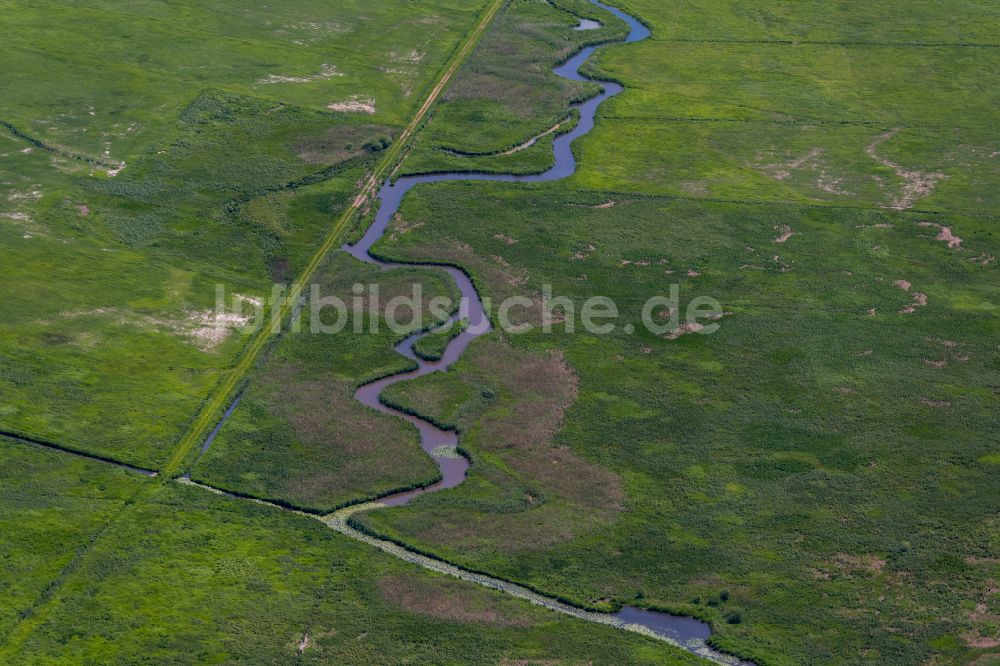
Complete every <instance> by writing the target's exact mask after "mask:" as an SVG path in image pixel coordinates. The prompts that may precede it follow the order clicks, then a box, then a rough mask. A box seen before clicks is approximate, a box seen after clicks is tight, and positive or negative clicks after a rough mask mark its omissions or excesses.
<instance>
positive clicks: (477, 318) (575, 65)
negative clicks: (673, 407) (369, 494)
mask: <svg viewBox="0 0 1000 666" xmlns="http://www.w3.org/2000/svg"><path fill="white" fill-rule="evenodd" d="M590 1H591V2H592V3H593V4H595V5H597V6H598V7H600V8H601V9H603V10H605V11H607V12H610V13H612V14H614V15H615V16H617V17H618V18H620V19H622V20H624V21H625V22H626V23H627V24H628V26H629V34H628V36H627V37H626V38H625V40H624V41H625V43H633V42H638V41H641V40H643V39H646V38H647V37H649V35H650V31H649V30H648V29H647V28H646V27H645V26H644V25H643V24H642V23H640V22H639V21H638V20H637V19H635V18H634V17H632V16H629V15H628V14H626V13H624V12H622V11H620V10H618V9H616V8H614V7H610V6H608V5H605V4H603V3H602V2H599V1H598V0H590ZM596 25H599V24H596ZM594 26H595V22H593V21H587V20H584V21H582V22H581V27H582V28H583V29H589V28H593V27H594ZM597 48H599V47H598V46H591V47H587V48H584V49H583V50H581V51H580V52H579V53H578V54H576V55H575V56H574V57H573V58H571V59H569V60H568V61H567V62H566V63H565V64H564V65H561V66H560V67H557V68H556V69H555V70H554V71H555V73H556V74H557V75H558V76H561V77H563V78H565V79H569V80H571V81H591V82H594V83H597V84H599V85H600V86H601V92H600V93H599V94H598V95H596V96H595V97H592V98H591V99H589V100H587V101H585V102H582V103H580V104H576V105H574V108H575V109H577V110H578V111H579V122H578V123H577V125H576V127H574V128H573V130H572V131H570V132H568V133H565V134H562V135H560V136H557V137H556V138H555V140H554V142H553V150H554V153H555V164H554V166H552V168H550V169H549V170H547V171H545V172H544V173H540V174H533V175H525V176H517V175H511V174H489V173H465V172H456V173H440V174H433V175H422V176H405V177H402V178H399V179H398V180H396V181H395V182H392V181H391V180H390V181H389V182H387V183H386V184H385V185H384V186H383V187H382V189H381V190H380V191H379V195H378V196H379V201H380V203H379V208H378V211H377V213H376V216H375V221H374V222H373V223H372V225H371V226H370V227H369V228H368V230H367V232H366V233H365V235H364V237H362V238H361V240H359V241H358V242H357V243H355V244H354V245H345V246H344V249H345V250H346V251H347V252H349V253H350V254H352V255H353V256H354V257H356V258H357V259H359V260H361V261H364V262H367V263H370V264H374V265H376V266H378V267H380V268H381V269H382V270H383V271H388V270H393V269H395V268H399V267H400V266H401V264H394V263H389V262H385V261H381V260H380V259H378V258H376V257H374V256H372V254H371V252H370V250H371V248H372V246H373V245H375V243H377V242H378V241H379V239H381V238H382V236H383V235H385V233H386V230H387V229H388V227H389V223H390V222H391V220H392V218H393V216H394V215H395V214H396V212H397V211H398V210H399V206H400V203H401V202H402V200H403V197H404V196H406V193H407V192H409V191H410V190H411V189H413V187H415V186H416V185H419V184H420V183H439V182H443V181H455V180H461V181H503V182H512V183H538V182H547V181H555V180H560V179H563V178H566V177H568V176H570V175H572V174H573V173H574V172H575V171H576V158H575V157H574V155H573V150H572V144H573V141H575V140H576V139H577V138H579V137H581V136H583V135H585V134H587V133H588V132H590V131H591V130H592V129H593V128H594V117H595V114H596V112H597V108H598V107H599V106H600V105H601V104H602V103H603V102H604V100H606V99H608V98H609V97H614V96H615V95H618V94H619V93H621V92H622V91H623V90H624V88H623V87H622V86H621V85H619V84H617V83H614V82H610V81H596V80H593V79H588V78H587V77H585V76H583V75H582V74H580V67H581V66H582V65H583V64H584V63H585V62H586V61H587V60H589V59H590V57H591V56H592V55H593V53H594V51H596V50H597ZM427 269H428V270H443V271H446V272H447V273H448V274H449V275H451V277H452V279H454V281H455V284H456V285H457V286H458V289H459V292H460V293H461V296H462V307H461V308H460V310H459V311H458V312H457V313H456V314H455V315H453V316H452V319H451V321H452V322H453V323H457V322H458V321H460V320H463V319H464V320H466V321H467V322H468V326H467V327H466V328H465V329H464V330H463V331H462V332H461V333H459V334H458V335H457V336H456V337H455V338H453V339H452V340H451V341H450V342H449V343H448V345H447V347H446V349H445V351H444V354H443V356H442V358H441V359H440V360H438V361H426V360H424V359H421V358H419V357H418V356H417V355H416V354H415V353H414V351H413V346H414V344H415V343H416V342H417V341H418V340H419V339H420V338H422V337H423V336H425V335H429V334H430V333H428V332H421V333H417V334H414V335H412V336H410V337H409V338H407V339H406V340H404V341H403V342H402V343H400V344H399V345H398V346H397V347H396V350H397V351H398V352H399V353H400V354H402V355H403V356H405V357H407V358H409V359H411V360H412V361H414V362H415V363H416V365H417V369H416V370H413V371H410V372H404V373H400V374H396V375H392V376H390V377H386V378H384V379H380V380H378V381H376V382H372V383H370V384H366V385H365V386H362V387H361V388H360V389H358V391H357V393H356V394H355V397H356V398H357V399H358V400H359V401H360V402H362V403H363V404H365V405H367V406H368V407H371V408H372V409H376V410H378V411H380V412H383V413H385V414H390V415H392V416H396V417H399V418H402V419H405V420H407V421H409V422H410V423H412V424H413V425H414V426H416V428H417V429H418V430H419V431H420V440H421V446H422V447H423V449H424V450H425V451H426V452H427V453H428V454H429V455H431V457H433V458H434V460H435V461H436V462H437V464H438V467H439V468H440V469H441V476H442V479H441V481H439V482H438V483H436V484H434V485H432V486H429V487H426V488H422V489H418V490H412V491H408V492H403V493H397V494H394V495H390V496H388V497H384V498H381V499H380V500H378V502H376V503H372V504H367V505H362V506H358V507H351V508H349V509H345V510H344V511H342V512H338V513H337V514H334V515H333V516H331V517H329V519H328V521H327V522H328V524H330V525H331V527H334V528H335V529H338V530H339V531H341V532H344V533H345V534H348V535H350V536H352V537H354V538H359V539H362V540H364V541H366V542H368V543H371V544H372V545H374V546H376V547H379V548H381V549H382V550H385V551H387V552H390V553H392V554H395V555H397V556H399V557H404V559H408V560H410V561H413V562H414V563H417V564H421V565H422V566H425V567H427V568H433V569H435V570H439V571H442V572H445V573H449V574H452V575H458V576H460V577H462V578H465V579H467V580H472V581H473V582H477V583H479V584H481V585H486V586H488V587H493V588H495V589H500V590H503V591H506V592H508V593H511V594H514V595H515V596H519V597H522V598H524V599H527V600H529V601H532V602H533V603H537V604H540V605H544V606H547V607H549V608H552V609H553V610H557V611H560V612H563V613H567V614H571V615H574V616H576V617H580V618H581V619H586V620H590V621H594V622H599V623H602V624H611V625H614V626H618V627H621V628H623V629H629V630H631V631H637V632H638V633H643V634H646V635H651V636H655V637H657V638H661V639H665V640H668V641H670V642H672V643H675V644H677V645H680V646H682V647H684V648H686V649H688V650H691V651H692V652H695V653H696V654H699V655H701V656H704V657H706V658H708V659H711V660H712V661H715V662H718V663H724V664H734V665H739V666H752V664H751V663H750V662H746V661H741V660H739V659H736V658H734V657H731V656H729V655H725V654H722V653H720V652H718V651H716V650H714V649H712V648H711V647H709V646H708V644H707V643H706V640H707V639H708V638H709V636H710V635H711V629H710V628H709V626H708V625H707V624H706V623H704V622H701V621H699V620H696V619H694V618H690V617H681V616H676V615H669V614H666V613H658V612H654V611H649V610H643V609H639V608H632V607H629V606H626V607H624V608H623V609H622V610H621V611H619V612H618V613H615V614H610V613H594V612H590V611H583V610H581V609H575V608H573V607H570V606H567V605H565V604H562V603H560V602H558V601H555V600H553V599H548V598H546V597H544V596H543V595H539V594H536V593H534V592H531V591H530V590H527V589H526V588H522V587H520V586H517V585H512V584H510V583H506V582H505V581H501V580H499V579H494V578H490V577H488V576H483V575H480V574H474V573H471V572H466V571H464V570H461V569H458V568H456V567H451V566H450V565H447V564H445V563H442V562H439V561H437V560H433V559H431V558H426V557H423V556H420V555H417V554H415V553H412V552H411V551H408V550H406V549H403V548H400V547H399V546H397V545H395V544H390V543H389V542H386V541H382V540H379V539H375V538H372V537H370V536H368V535H364V534H362V533H361V532H358V531H357V530H354V529H353V528H351V527H350V526H349V525H348V521H347V519H348V518H349V517H350V516H351V515H356V514H358V513H360V512H362V511H366V510H370V509H372V508H376V507H385V506H400V505H403V504H407V503H408V502H410V501H412V500H413V499H414V498H415V497H418V496H420V495H422V494H425V493H433V492H437V491H440V490H445V489H447V488H453V487H455V486H457V485H459V484H460V483H462V482H463V481H464V480H465V476H466V472H467V470H468V468H469V462H468V461H467V460H466V459H465V458H464V457H463V456H461V455H458V453H457V452H456V447H457V445H458V436H457V435H456V433H455V432H452V431H448V430H442V429H441V428H438V427H437V426H435V425H433V424H432V423H429V422H428V421H425V420H424V419H421V418H419V417H417V416H414V415H412V414H407V413H404V412H402V411H400V410H397V409H394V408H392V407H389V406H387V405H385V404H383V403H382V402H381V401H380V400H379V396H380V395H381V394H382V392H383V391H384V390H385V389H386V388H387V387H389V386H392V385H394V384H399V383H401V382H406V381H410V380H412V379H415V378H417V377H421V376H423V375H427V374H430V373H433V372H440V371H444V370H447V369H448V368H450V367H451V366H452V365H453V364H454V363H455V362H456V361H458V360H459V359H460V358H461V357H462V354H463V353H464V352H465V350H466V349H467V348H468V346H469V344H470V343H471V342H472V341H473V340H474V339H476V338H477V337H480V336H483V335H485V334H487V333H489V332H490V330H491V324H490V320H489V316H488V315H487V313H486V312H485V311H484V309H483V303H482V300H481V299H480V297H479V294H478V293H477V292H476V289H475V287H474V286H473V284H472V281H471V280H470V279H469V277H468V276H467V275H466V274H465V273H464V272H462V271H461V270H459V269H458V268H454V267H441V266H434V267H427Z"/></svg>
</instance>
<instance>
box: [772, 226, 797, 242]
mask: <svg viewBox="0 0 1000 666" xmlns="http://www.w3.org/2000/svg"><path fill="white" fill-rule="evenodd" d="M775 229H776V230H778V231H780V232H781V235H780V236H778V237H777V238H775V239H774V240H773V241H771V242H772V243H784V242H785V241H787V240H788V239H789V238H791V237H792V236H794V235H795V232H794V231H792V228H791V227H790V226H788V225H787V224H782V225H780V226H777V227H775Z"/></svg>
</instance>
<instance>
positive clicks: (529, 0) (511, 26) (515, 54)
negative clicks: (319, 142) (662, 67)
mask: <svg viewBox="0 0 1000 666" xmlns="http://www.w3.org/2000/svg"><path fill="white" fill-rule="evenodd" d="M581 16H593V17H600V19H601V21H603V22H604V23H605V25H602V27H601V28H599V29H596V30H574V29H573V28H575V27H576V26H577V25H579V23H580V18H579V17H581ZM625 32H626V30H625V25H624V23H623V22H621V21H619V20H618V19H617V18H615V17H613V16H610V15H606V14H605V13H604V12H601V11H600V10H599V9H596V8H595V7H594V6H593V5H591V4H590V3H588V2H585V1H584V2H580V1H579V0H573V1H567V0H561V1H559V2H554V3H552V4H549V3H544V2H538V1H537V0H513V1H512V2H510V3H509V4H508V5H507V6H506V8H505V10H504V11H503V13H502V14H500V16H498V17H497V19H496V20H495V21H494V22H493V24H492V25H491V26H490V31H489V32H488V33H487V34H486V35H485V36H484V38H483V41H482V42H481V43H480V44H479V48H478V49H477V50H476V52H475V53H474V54H473V56H472V57H471V58H470V59H469V60H468V61H467V62H466V63H465V65H464V67H463V68H462V70H461V71H460V72H459V73H458V75H457V76H456V77H455V81H454V82H453V84H452V85H451V87H450V88H449V89H448V91H447V93H446V94H445V96H444V98H443V99H442V100H441V102H440V103H439V104H438V105H437V106H436V107H435V109H434V112H433V114H432V117H431V118H430V120H428V122H427V125H426V127H425V128H424V130H423V131H422V132H421V133H420V135H419V136H418V138H417V140H416V142H415V143H414V147H413V150H412V151H411V153H410V155H409V156H408V157H407V159H406V161H405V162H404V164H403V168H402V171H403V173H426V172H435V171H491V172H502V173H515V172H516V173H533V172H538V171H544V170H545V169H547V168H548V167H550V166H551V163H552V138H553V137H554V136H555V134H556V133H559V132H565V131H569V130H570V129H571V128H572V125H573V123H574V122H575V117H574V116H573V115H572V114H571V113H570V111H569V105H570V104H571V103H572V102H574V101H577V100H580V99H583V98H586V97H589V96H590V95H593V94H594V93H595V92H596V90H597V88H596V86H594V85H591V84H586V83H574V82H570V81H566V80H565V79H562V78H560V77H558V76H556V75H555V74H553V73H552V68H553V67H555V66H556V65H558V64H560V63H561V62H563V61H564V60H566V59H567V58H568V57H570V56H571V55H573V54H574V53H576V51H578V50H579V49H580V48H581V46H582V45H585V44H591V43H600V42H602V41H608V40H612V39H620V38H622V37H624V35H625ZM549 130H552V133H550V134H548V135H547V136H545V137H542V138H541V139H540V140H539V141H538V142H537V143H535V144H534V145H533V146H527V147H525V146H524V144H525V143H526V142H528V141H529V140H530V139H531V138H533V137H536V136H539V135H541V134H543V133H544V132H547V131H549Z"/></svg>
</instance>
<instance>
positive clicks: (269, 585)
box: [0, 442, 698, 665]
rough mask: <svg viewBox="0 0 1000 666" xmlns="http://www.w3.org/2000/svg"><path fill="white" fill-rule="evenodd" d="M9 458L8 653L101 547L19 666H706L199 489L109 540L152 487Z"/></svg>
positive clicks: (102, 471)
mask: <svg viewBox="0 0 1000 666" xmlns="http://www.w3.org/2000/svg"><path fill="white" fill-rule="evenodd" d="M0 446H2V448H3V455H4V460H5V461H7V462H8V463H9V464H8V465H5V466H4V469H5V470H6V472H5V476H4V480H3V481H4V483H3V488H4V489H3V498H4V502H3V506H2V509H0V521H2V523H3V526H4V535H5V539H4V542H3V545H2V546H0V549H2V550H0V553H2V560H0V562H2V564H0V566H2V568H3V572H4V576H3V580H4V585H3V586H0V598H2V599H3V601H4V603H3V604H2V608H3V612H2V616H0V649H2V648H3V647H5V646H4V645H3V637H4V636H6V635H7V633H8V632H9V630H10V628H11V627H12V626H13V624H14V623H16V622H17V620H18V616H19V615H21V614H26V613H28V612H30V610H31V608H32V606H33V605H34V604H35V603H37V601H38V600H40V599H44V598H46V595H47V592H46V590H47V588H48V587H49V586H50V584H51V583H52V581H53V580H54V579H56V578H58V577H59V576H60V573H59V572H60V570H61V569H62V568H63V567H64V566H66V565H67V564H68V563H69V561H70V560H71V559H72V558H73V557H74V551H75V549H76V548H79V547H80V546H82V545H84V544H88V543H90V542H91V541H93V548H92V549H91V550H90V551H89V552H88V553H87V555H86V556H85V557H82V558H81V559H80V561H78V562H76V569H75V570H76V571H77V572H78V574H77V575H75V576H72V577H70V578H69V580H68V582H67V585H66V587H65V588H64V589H63V590H62V593H61V595H60V597H59V600H58V602H57V603H56V605H55V607H54V608H53V609H52V610H51V612H50V613H49V614H48V616H47V618H46V620H45V622H43V623H42V624H41V626H40V627H39V629H38V630H37V631H35V632H34V633H33V634H32V636H31V637H30V639H29V640H28V641H27V642H26V643H25V644H24V645H23V646H22V647H21V648H20V649H19V650H18V651H16V653H14V654H5V656H4V659H5V662H6V663H31V664H88V663H115V664H136V663H148V662H150V661H155V662H156V663H161V664H190V663H251V664H300V663H315V664H329V663H352V664H357V663H372V664H387V665H388V664H398V663H403V662H408V663H436V664H440V663H451V664H459V663H495V664H499V663H504V664H517V663H525V661H521V660H527V663H544V662H545V660H558V661H559V663H566V664H585V663H623V664H678V665H680V664H694V663H698V662H697V660H696V659H694V658H693V657H690V656H685V653H683V652H680V651H679V650H673V649H671V648H669V647H668V646H664V645H662V644H658V643H655V642H653V641H650V640H647V639H643V638H640V637H636V636H629V635H627V634H623V632H620V631H617V630H614V629H611V628H604V627H594V626H591V625H589V624H587V623H583V622H579V621H575V620H571V619H564V618H562V617H560V616H558V615H556V614H554V613H551V612H549V611H546V610H541V609H536V608H534V607H532V606H530V605H528V604H525V603H523V602H520V601H516V600H512V599H509V598H505V597H504V596H503V595H501V594H499V593H494V592H490V591H485V590H481V589H479V588H477V587H475V586H472V585H469V584H465V583H461V582H459V581H457V580H454V579H450V578H447V577H444V576H439V575H435V574H430V573H425V572H422V571H421V570H420V569H416V568H414V567H412V566H411V565H408V564H406V563H404V562H400V561H398V560H395V559H392V558H390V557H388V556H386V555H383V554H382V553H379V552H377V551H373V550H371V549H369V548H367V547H365V546H362V545H360V544H355V543H353V542H351V541H350V540H347V539H345V538H343V537H341V536H340V535H337V534H336V533H334V532H332V531H331V530H329V529H328V528H327V527H325V526H324V525H323V524H321V523H320V522H319V521H316V520H313V519H310V518H305V517H301V516H295V515H293V514H289V513H287V512H282V511H278V510H275V509H271V508H267V507H261V506H258V505H254V504H249V503H247V502H242V501H238V500H228V499H225V498H222V497H217V496H215V495H212V494H210V493H206V492H205V491H202V490H199V489H196V488H187V487H183V486H180V485H178V484H168V485H165V486H161V487H159V488H158V489H156V490H155V491H154V495H153V496H152V501H149V502H145V503H144V504H143V505H142V507H141V508H140V509H139V510H138V511H136V512H134V513H131V514H129V517H128V518H127V519H125V520H124V521H122V522H119V523H117V524H115V525H113V526H110V527H108V526H107V521H108V518H109V517H110V516H112V515H113V514H115V513H117V512H118V511H120V510H121V506H122V504H123V502H125V501H127V500H128V499H129V497H131V496H132V495H134V493H135V490H136V489H137V488H138V487H139V486H140V485H142V484H150V483H154V482H153V481H150V480H148V479H143V478H142V477H136V476H135V475H127V473H126V472H122V471H119V470H117V469H115V468H113V467H109V466H107V465H103V464H99V463H94V462H91V461H86V460H80V459H75V458H72V457H69V456H66V455H65V454H58V453H49V452H45V451H39V450H38V449H37V448H26V447H22V446H20V445H17V444H8V443H7V442H3V443H0ZM15 469H16V470H17V474H16V476H15V475H12V474H11V473H10V472H11V471H13V470H15ZM15 545H16V546H17V547H16V548H15V547H14V546H15ZM29 546H30V547H29Z"/></svg>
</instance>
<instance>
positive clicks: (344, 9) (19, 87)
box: [0, 0, 480, 161]
mask: <svg viewBox="0 0 1000 666" xmlns="http://www.w3.org/2000/svg"><path fill="white" fill-rule="evenodd" d="M479 8H480V5H479V4H478V3H467V2H456V1H454V0H431V1H430V2H421V3H413V2H405V1H399V0H381V1H379V2H361V1H359V0H349V1H347V2H338V3H337V4H336V5H331V4H330V3H327V2H320V1H319V0H306V1H304V2H301V1H298V0H296V1H291V0H279V1H278V2H269V3H268V4H267V5H266V6H265V5H260V6H250V5H245V4H233V3H229V2H222V1H219V0H215V1H213V2H208V3H204V2H198V3H196V2H181V3H179V4H178V3H172V4H170V5H163V4H160V3H156V2H149V1H144V2H138V3H132V4H130V5H129V6H128V8H127V9H126V8H123V7H121V6H119V5H116V4H115V3H110V2H106V1H104V0H91V1H89V2H84V3H59V4H57V5H55V6H46V7H45V8H44V9H42V8H39V7H35V6H33V5H31V4H30V3H25V2H19V1H7V2H4V14H5V15H6V16H7V17H8V21H7V27H8V33H9V34H8V39H5V40H4V44H3V46H2V47H0V49H2V50H0V53H2V58H3V61H4V64H5V67H4V72H3V74H2V75H0V90H2V91H4V94H3V97H4V99H5V101H6V103H5V105H4V112H3V116H4V117H3V118H2V120H5V121H7V122H10V123H13V124H14V125H16V126H18V127H20V129H22V130H24V131H26V132H28V133H30V134H35V135H38V136H39V137H40V138H42V139H43V140H45V141H48V142H51V143H56V144H60V145H65V146H70V147H72V148H74V149H76V150H77V151H81V152H84V153H87V154H90V155H99V154H101V153H103V152H104V150H105V147H106V145H107V144H110V146H109V147H110V153H111V157H112V158H114V159H116V160H126V161H127V160H128V157H129V156H131V155H133V154H135V153H137V152H139V151H141V150H143V149H144V148H145V147H146V146H148V145H150V144H152V143H156V142H157V141H158V140H159V138H160V137H161V136H162V132H163V131H164V130H167V129H169V126H170V125H171V124H172V122H173V119H174V118H176V117H177V116H178V115H179V114H180V113H181V112H182V111H183V110H184V108H185V107H186V106H187V105H188V104H189V103H190V100H191V99H193V98H194V97H196V96H197V95H198V94H199V93H200V92H201V91H202V90H205V89H214V88H221V89H224V90H226V91H228V92H232V93H237V94H249V95H253V96H259V97H263V98H266V99H270V100H274V101H283V102H287V103H290V104H293V105H301V106H307V107H310V108H313V109H322V108H325V107H326V106H327V105H328V104H331V103H334V102H342V101H345V100H350V99H351V98H352V97H354V96H357V97H359V98H362V99H365V100H367V99H369V98H370V99H372V100H373V101H374V103H375V106H376V108H377V110H378V111H377V113H376V114H375V116H374V118H375V120H376V121H379V122H387V123H391V124H396V125H402V124H404V123H405V121H406V120H407V119H408V118H409V115H410V113H411V111H412V110H413V108H414V104H417V103H419V102H418V100H422V99H423V97H424V95H425V94H426V90H425V88H426V87H427V86H428V85H429V83H430V81H432V80H433V78H434V75H435V74H436V73H437V69H438V68H439V67H440V66H441V65H442V63H444V61H445V60H446V59H447V57H448V55H449V54H450V51H451V49H453V48H454V46H455V44H456V43H457V42H458V40H459V39H460V38H461V36H462V34H463V33H464V32H465V31H466V30H467V29H468V27H469V26H470V25H472V23H473V21H474V20H475V17H476V14H477V12H478V10H479ZM324 65H327V66H330V67H332V68H333V69H332V70H331V69H328V70H326V72H327V76H326V77H324V76H322V75H323V73H324ZM270 76H276V77H287V78H299V79H312V80H309V81H306V82H278V83H266V81H267V80H268V77H270ZM91 114H93V115H91ZM361 115H365V114H361Z"/></svg>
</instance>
